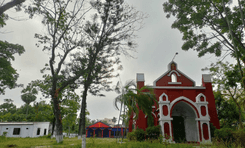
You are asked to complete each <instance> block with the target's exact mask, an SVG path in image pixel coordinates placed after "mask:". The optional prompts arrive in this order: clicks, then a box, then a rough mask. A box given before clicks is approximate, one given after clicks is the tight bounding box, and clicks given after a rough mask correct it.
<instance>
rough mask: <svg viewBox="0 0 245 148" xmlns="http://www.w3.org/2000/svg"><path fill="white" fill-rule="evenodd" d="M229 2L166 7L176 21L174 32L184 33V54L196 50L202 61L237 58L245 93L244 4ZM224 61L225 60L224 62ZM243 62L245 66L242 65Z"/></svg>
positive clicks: (179, 1) (177, 2)
mask: <svg viewBox="0 0 245 148" xmlns="http://www.w3.org/2000/svg"><path fill="white" fill-rule="evenodd" d="M231 3H232V1H230V0H225V1H224V0H222V1H220V0H205V1H204V0H196V1H189V0H187V1H182V0H175V1H170V0H169V1H168V2H165V3H164V4H163V9H164V12H165V13H167V16H166V17H167V18H169V17H170V16H171V15H172V16H174V17H176V20H175V21H174V23H173V24H172V28H176V29H178V30H179V31H180V32H181V33H183V38H182V39H183V40H184V41H185V42H184V44H183V45H182V49H183V50H189V49H194V50H196V51H197V52H198V56H199V57H201V56H203V55H205V54H206V53H210V54H215V55H216V56H221V55H222V52H224V51H225V52H226V53H225V54H224V57H226V56H227V55H229V54H230V55H231V56H232V57H233V58H236V60H237V65H238V72H239V74H240V75H241V76H242V79H241V80H240V81H241V82H242V84H243V85H242V87H243V89H244V90H245V87H244V86H245V77H244V75H243V73H244V72H243V71H244V70H243V67H244V66H243V65H244V64H245V46H244V44H243V41H244V31H243V30H244V28H245V23H244V17H243V15H244V12H243V9H242V7H243V6H244V4H245V1H240V0H239V3H238V6H237V5H231ZM224 57H223V58H224ZM240 61H242V62H243V65H242V64H240Z"/></svg>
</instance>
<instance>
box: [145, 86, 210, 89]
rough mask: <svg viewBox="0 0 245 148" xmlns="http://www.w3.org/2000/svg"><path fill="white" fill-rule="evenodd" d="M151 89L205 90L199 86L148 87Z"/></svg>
mask: <svg viewBox="0 0 245 148" xmlns="http://www.w3.org/2000/svg"><path fill="white" fill-rule="evenodd" d="M150 87H151V88H158V89H206V87H201V86H194V87H189V86H150Z"/></svg>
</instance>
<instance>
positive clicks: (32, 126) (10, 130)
mask: <svg viewBox="0 0 245 148" xmlns="http://www.w3.org/2000/svg"><path fill="white" fill-rule="evenodd" d="M48 131H49V122H0V136H2V135H3V133H4V132H7V135H6V136H7V137H22V138H24V137H39V136H44V135H48Z"/></svg>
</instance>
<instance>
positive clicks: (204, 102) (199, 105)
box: [196, 93, 210, 120]
mask: <svg viewBox="0 0 245 148" xmlns="http://www.w3.org/2000/svg"><path fill="white" fill-rule="evenodd" d="M201 97H203V98H204V101H201V100H200V98H201ZM196 104H197V106H198V108H197V109H198V111H199V112H200V118H201V119H202V120H204V119H207V120H210V116H209V113H208V102H207V100H206V96H205V95H204V94H202V93H199V94H198V95H197V96H196ZM201 106H204V107H205V109H206V115H205V116H203V115H202V113H201Z"/></svg>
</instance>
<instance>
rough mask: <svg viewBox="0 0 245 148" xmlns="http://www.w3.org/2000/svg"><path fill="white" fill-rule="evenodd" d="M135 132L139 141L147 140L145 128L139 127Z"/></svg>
mask: <svg viewBox="0 0 245 148" xmlns="http://www.w3.org/2000/svg"><path fill="white" fill-rule="evenodd" d="M135 134H136V140H137V141H143V140H145V131H144V130H143V129H140V128H137V129H136V131H135Z"/></svg>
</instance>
